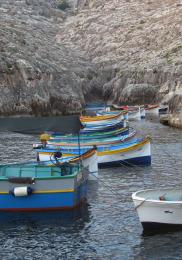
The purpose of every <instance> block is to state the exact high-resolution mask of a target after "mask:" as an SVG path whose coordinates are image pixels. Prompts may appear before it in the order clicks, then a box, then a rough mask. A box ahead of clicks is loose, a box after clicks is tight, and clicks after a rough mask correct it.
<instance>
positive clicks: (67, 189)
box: [0, 164, 88, 211]
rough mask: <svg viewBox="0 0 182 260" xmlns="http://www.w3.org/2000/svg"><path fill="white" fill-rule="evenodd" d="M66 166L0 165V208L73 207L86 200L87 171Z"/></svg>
mask: <svg viewBox="0 0 182 260" xmlns="http://www.w3.org/2000/svg"><path fill="white" fill-rule="evenodd" d="M65 167H66V168H64V169H63V168H61V167H57V166H51V167H49V166H42V165H41V166H40V164H34V165H31V164H27V165H25V164H24V165H6V166H4V165H3V166H0V211H45V210H70V209H73V208H75V207H77V206H79V205H80V204H82V203H83V202H85V201H86V200H87V183H88V173H87V170H86V169H83V168H82V167H80V166H75V165H74V166H70V165H69V164H68V165H66V166H65ZM65 169H66V170H65ZM30 191H31V192H30Z"/></svg>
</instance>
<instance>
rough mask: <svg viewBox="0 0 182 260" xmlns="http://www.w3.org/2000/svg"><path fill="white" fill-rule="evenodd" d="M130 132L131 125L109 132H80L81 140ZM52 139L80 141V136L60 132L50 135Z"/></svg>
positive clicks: (57, 140) (55, 140) (56, 140)
mask: <svg viewBox="0 0 182 260" xmlns="http://www.w3.org/2000/svg"><path fill="white" fill-rule="evenodd" d="M128 132H129V127H128V126H127V127H123V128H119V129H116V130H113V131H107V132H99V131H94V132H93V133H92V134H91V133H90V134H84V135H82V134H80V141H81V142H82V141H87V140H88V141H92V140H95V139H104V138H111V137H115V136H121V135H126V134H128ZM50 140H53V141H54V142H65V141H67V142H71V141H73V142H75V141H76V142H78V136H77V135H59V134H57V135H56V134H53V135H50Z"/></svg>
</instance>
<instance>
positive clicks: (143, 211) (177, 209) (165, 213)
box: [132, 188, 182, 230]
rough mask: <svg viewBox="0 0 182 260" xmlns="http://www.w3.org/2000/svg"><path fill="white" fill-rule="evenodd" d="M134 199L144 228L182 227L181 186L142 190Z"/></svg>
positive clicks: (133, 195) (134, 195) (133, 196)
mask: <svg viewBox="0 0 182 260" xmlns="http://www.w3.org/2000/svg"><path fill="white" fill-rule="evenodd" d="M132 199H133V202H134V205H135V209H136V210H137V213H138V216H139V219H140V222H141V224H142V226H143V228H144V230H159V229H163V228H164V229H168V228H177V229H179V228H182V190H181V188H168V189H167V188H165V189H164V188H160V189H147V190H141V191H137V192H135V193H133V194H132Z"/></svg>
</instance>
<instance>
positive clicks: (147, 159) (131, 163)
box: [98, 156, 151, 168]
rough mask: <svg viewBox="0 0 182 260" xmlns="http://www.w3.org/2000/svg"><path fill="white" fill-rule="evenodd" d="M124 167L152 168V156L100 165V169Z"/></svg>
mask: <svg viewBox="0 0 182 260" xmlns="http://www.w3.org/2000/svg"><path fill="white" fill-rule="evenodd" d="M122 165H126V166H136V165H138V166H150V165H151V156H143V157H136V158H131V159H127V160H119V161H112V162H106V163H99V164H98V166H99V168H107V167H119V166H122Z"/></svg>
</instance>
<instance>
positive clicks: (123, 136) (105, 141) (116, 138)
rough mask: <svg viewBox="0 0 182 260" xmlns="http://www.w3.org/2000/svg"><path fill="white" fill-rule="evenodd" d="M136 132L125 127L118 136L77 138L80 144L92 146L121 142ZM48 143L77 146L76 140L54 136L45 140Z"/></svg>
mask: <svg viewBox="0 0 182 260" xmlns="http://www.w3.org/2000/svg"><path fill="white" fill-rule="evenodd" d="M135 134H136V131H135V129H132V128H130V129H127V130H126V131H124V132H123V133H122V134H120V135H118V136H113V137H106V138H92V139H88V140H87V139H81V138H80V140H79V142H80V146H93V145H97V146H98V145H111V144H116V143H120V142H123V141H125V140H127V139H130V138H132V137H133V136H134V135H135ZM47 144H48V145H55V146H78V141H76V140H71V139H70V140H68V139H66V140H64V139H63V140H62V139H61V140H60V139H56V138H52V139H50V140H48V142H47Z"/></svg>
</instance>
